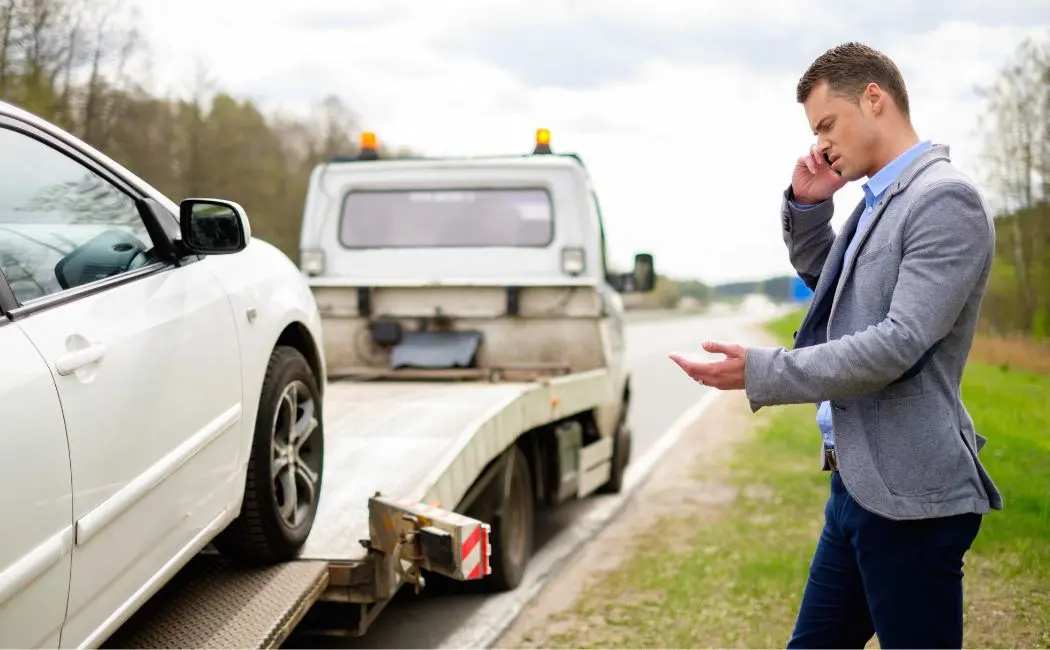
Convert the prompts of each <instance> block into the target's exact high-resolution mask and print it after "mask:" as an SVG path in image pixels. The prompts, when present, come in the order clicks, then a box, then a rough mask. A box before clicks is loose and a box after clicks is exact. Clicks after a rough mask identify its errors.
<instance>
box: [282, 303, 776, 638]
mask: <svg viewBox="0 0 1050 650" xmlns="http://www.w3.org/2000/svg"><path fill="white" fill-rule="evenodd" d="M761 318H762V317H761V316H759V315H755V314H750V315H748V314H727V315H721V316H698V317H690V318H666V319H665V318H657V319H654V320H642V321H639V322H631V323H629V325H628V327H627V349H628V363H629V365H630V368H631V374H632V379H631V387H632V393H633V396H632V407H631V414H630V416H629V422H630V424H631V427H632V429H633V434H634V439H633V448H632V452H631V453H632V457H634V458H638V457H640V456H642V455H643V454H645V452H646V451H647V450H648V449H650V448H651V447H652V445H653V444H654V443H655V442H656V441H657V440H658V439H659V437H660V435H661V434H662V433H663V432H664V431H666V430H667V429H668V428H669V427H670V426H671V425H672V423H673V422H674V421H675V420H676V419H677V418H678V417H679V416H681V415H682V414H683V413H684V412H685V411H686V410H687V409H689V408H690V407H691V406H693V405H694V404H696V402H697V401H698V400H699V399H700V398H701V397H702V396H703V394H704V392H705V391H707V390H711V389H708V388H704V387H702V386H698V385H697V384H695V383H693V382H692V381H691V380H690V379H689V378H688V377H686V376H685V375H684V374H683V373H682V372H681V370H679V369H678V367H677V366H676V365H675V364H674V362H672V361H671V360H670V359H668V358H667V354H668V353H670V352H683V353H687V354H691V353H700V354H703V352H702V350H701V349H700V344H701V342H702V341H703V340H705V339H719V340H726V341H733V342H745V341H743V340H741V338H740V337H741V330H742V328H743V327H746V325H747V324H748V323H752V322H755V321H756V319H761ZM593 507H594V502H592V501H589V500H587V499H584V500H582V501H574V502H570V503H568V504H566V505H564V506H562V507H560V508H557V509H554V510H553V511H548V512H545V513H543V515H542V516H541V517H538V518H537V520H536V550H537V551H538V550H540V549H541V548H542V547H543V545H544V544H546V543H547V542H549V541H550V540H551V538H552V537H554V536H555V535H556V534H557V533H558V532H559V531H560V530H562V529H563V528H565V527H566V526H567V525H568V524H569V522H571V521H573V520H574V519H576V518H577V517H580V516H581V515H583V514H585V513H586V512H587V511H588V510H589V509H590V508H593ZM475 587H476V585H473V584H469V583H460V584H452V585H445V584H442V585H440V586H439V585H432V586H428V587H427V588H426V589H424V590H423V591H422V593H421V594H420V595H418V596H417V595H415V594H414V593H413V592H412V590H411V589H410V588H405V589H403V590H402V591H401V593H400V594H399V596H398V597H397V598H395V599H394V601H393V602H391V603H390V604H389V605H388V606H387V608H386V610H385V611H384V612H383V613H382V614H381V615H380V616H379V619H378V620H377V621H376V622H375V623H373V625H372V627H371V629H370V630H369V631H368V634H367V635H366V636H364V637H363V638H353V637H342V638H319V637H316V636H313V635H310V636H307V635H302V634H293V635H292V637H291V638H289V639H288V641H287V642H286V643H285V646H284V647H289V648H292V647H300V648H311V647H312V648H318V647H329V648H435V647H438V646H440V645H442V642H443V640H444V639H446V638H447V637H449V636H450V635H451V634H452V633H453V632H455V631H457V630H458V629H459V628H460V626H462V625H463V624H464V622H465V621H466V620H467V619H469V618H470V616H471V615H472V614H473V613H475V612H476V611H477V610H478V609H479V608H480V607H481V606H482V604H484V602H485V601H486V599H487V598H489V596H487V595H484V594H480V593H477V590H476V588H475Z"/></svg>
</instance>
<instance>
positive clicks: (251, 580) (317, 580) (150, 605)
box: [102, 554, 328, 648]
mask: <svg viewBox="0 0 1050 650" xmlns="http://www.w3.org/2000/svg"><path fill="white" fill-rule="evenodd" d="M327 586H328V565H327V563H325V562H299V561H297V562H286V563H284V564H278V565H274V566H268V567H254V568H242V567H236V566H234V565H232V564H231V563H230V562H229V561H228V560H225V559H223V558H221V557H219V556H217V555H209V554H200V555H198V556H197V557H195V558H193V559H192V560H190V562H189V564H187V565H186V566H185V567H183V569H182V571H180V572H179V573H178V574H176V575H175V577H174V578H173V579H172V580H171V582H169V583H168V584H167V585H165V586H164V588H163V589H161V590H160V591H159V592H158V593H157V594H156V595H154V596H153V598H151V599H150V600H149V601H148V602H147V603H146V604H145V606H143V607H142V609H140V610H139V611H138V612H136V613H135V615H134V616H132V617H131V618H130V619H129V620H128V621H127V622H126V623H125V624H124V625H123V626H122V627H121V628H120V629H119V630H117V631H116V633H115V634H113V636H111V637H110V638H109V639H107V640H106V643H105V645H103V646H102V647H104V648H276V647H279V646H280V645H281V643H283V642H284V640H285V639H286V638H287V637H288V635H289V634H290V633H291V632H292V630H293V629H295V626H296V625H298V624H299V622H300V621H301V620H302V618H303V616H305V615H306V612H307V611H308V610H309V608H310V606H312V605H313V604H314V602H315V601H316V600H317V598H318V597H319V596H320V594H321V593H322V592H323V591H324V589H325V587H327Z"/></svg>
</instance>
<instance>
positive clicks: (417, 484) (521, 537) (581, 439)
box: [109, 129, 655, 648]
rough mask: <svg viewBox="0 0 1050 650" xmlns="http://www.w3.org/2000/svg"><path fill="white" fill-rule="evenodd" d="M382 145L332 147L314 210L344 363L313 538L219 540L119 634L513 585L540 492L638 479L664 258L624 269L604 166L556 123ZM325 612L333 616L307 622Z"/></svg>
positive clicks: (324, 289)
mask: <svg viewBox="0 0 1050 650" xmlns="http://www.w3.org/2000/svg"><path fill="white" fill-rule="evenodd" d="M379 151H380V150H379V147H378V146H377V139H376V136H375V134H374V133H372V132H366V133H363V134H362V135H361V142H360V146H359V147H358V151H357V153H356V155H353V156H346V157H336V158H334V159H332V160H330V161H328V162H325V163H323V164H320V165H319V166H318V167H317V168H316V169H314V170H313V172H312V174H311V177H310V180H309V186H308V192H307V197H306V202H305V206H304V212H303V221H302V229H301V239H300V241H301V250H300V260H299V264H300V269H301V271H302V273H303V274H304V275H305V276H306V277H307V279H308V282H309V284H310V286H311V290H312V291H313V293H314V296H315V298H316V300H317V304H318V307H319V310H320V313H321V316H322V331H323V337H324V338H323V354H324V357H325V360H326V368H327V377H326V378H325V379H326V381H325V387H324V403H323V411H322V413H321V417H323V419H324V426H325V452H324V468H323V472H324V476H325V479H324V480H325V483H324V492H323V493H322V495H321V497H320V503H319V505H318V510H317V513H316V516H315V520H314V524H313V530H312V532H311V534H310V536H309V538H308V539H307V541H306V544H305V546H304V548H303V549H302V551H301V553H300V555H299V557H298V558H297V559H296V560H294V561H291V562H286V563H283V564H278V565H272V566H265V567H245V566H237V565H235V564H232V563H230V562H229V561H227V560H224V559H223V558H222V557H221V556H218V555H213V554H210V553H207V552H205V553H202V554H201V556H199V557H198V558H196V559H195V560H194V561H193V562H192V563H191V564H190V565H189V566H188V567H186V568H185V569H184V570H183V571H182V572H180V575H179V576H177V577H176V578H175V579H174V580H173V581H172V583H171V584H169V585H168V586H167V587H166V588H165V590H164V591H162V592H161V593H160V594H158V595H157V596H155V597H154V598H153V599H152V600H151V602H150V603H148V604H147V606H146V607H145V608H143V610H142V611H140V612H139V613H138V614H137V615H136V617H135V618H133V619H132V620H130V621H129V622H128V623H127V624H125V626H124V627H123V628H122V629H121V630H120V631H118V633H117V634H116V635H114V636H113V637H112V638H111V639H110V641H109V643H110V645H112V646H113V647H153V648H156V647H276V646H279V645H280V644H281V643H282V642H283V641H284V640H285V639H286V638H287V636H288V635H289V634H290V633H291V631H292V630H293V628H295V627H296V626H298V625H300V624H303V625H308V626H311V629H313V628H315V627H316V628H317V630H316V631H319V632H321V633H329V634H349V635H352V636H360V635H364V634H365V633H366V631H367V629H368V628H369V626H370V625H371V624H372V622H374V621H375V620H376V618H377V617H378V616H379V615H380V613H381V612H382V611H383V608H384V607H385V606H386V605H387V604H388V603H390V602H391V600H392V599H393V597H394V596H395V595H396V594H397V593H398V592H399V591H400V590H401V588H402V587H404V586H406V585H409V586H412V587H413V588H415V589H416V590H419V589H420V588H422V587H423V586H425V583H426V580H427V579H428V578H430V577H431V576H432V575H433V576H443V577H444V578H447V579H452V580H457V581H473V580H480V581H482V583H483V584H484V585H485V586H486V587H488V588H489V589H491V590H493V591H503V590H511V589H514V588H516V587H517V586H518V584H519V583H520V582H521V580H522V577H523V575H524V572H525V569H526V567H527V565H528V560H529V557H530V555H531V553H532V548H533V544H532V538H533V521H534V516H535V512H536V510H537V508H541V507H553V506H557V505H558V504H560V503H562V502H565V501H567V500H570V499H581V498H585V497H587V496H588V495H591V494H593V493H595V492H599V491H604V492H617V491H619V490H620V489H621V487H622V484H623V476H624V471H625V469H626V467H627V465H628V463H629V460H630V447H631V433H630V430H629V428H628V426H627V414H628V408H629V405H630V395H631V388H630V377H629V375H628V370H627V366H626V358H625V350H624V346H625V339H624V306H623V300H622V298H621V295H620V294H621V293H628V292H647V291H651V290H652V288H653V285H654V278H655V272H654V268H653V258H652V256H651V255H649V254H646V253H639V254H637V255H636V256H635V260H634V268H633V270H632V271H630V272H628V273H614V272H612V271H610V269H609V267H608V262H607V256H606V249H605V230H604V225H603V220H602V214H601V209H600V206H599V202H598V198H597V194H596V192H595V189H594V186H593V183H592V182H591V179H590V176H589V174H588V171H587V168H586V167H585V166H584V163H583V161H582V159H581V158H580V156H578V155H576V154H571V153H570V154H561V153H554V152H553V151H552V149H551V146H550V131H549V130H547V129H538V130H537V131H536V140H535V145H534V148H533V150H532V152H531V153H526V154H520V155H499V156H474V157H441V158H392V159H386V158H384V157H382V156H381V155H380V154H379ZM311 609H312V610H324V611H326V612H327V614H326V615H325V616H324V617H313V618H308V619H307V622H305V623H304V622H303V621H304V617H306V615H307V613H308V611H309V610H311ZM332 612H336V615H335V616H332V615H331V613H332ZM333 620H334V621H337V623H335V624H333V623H332V621H333ZM321 621H323V625H325V626H327V627H326V628H325V629H320V627H319V626H321V625H322V622H321Z"/></svg>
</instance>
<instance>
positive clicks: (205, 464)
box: [0, 121, 242, 647]
mask: <svg viewBox="0 0 1050 650" xmlns="http://www.w3.org/2000/svg"><path fill="white" fill-rule="evenodd" d="M0 158H2V159H3V161H4V168H3V169H2V170H0V172H2V173H0V176H7V177H6V178H4V180H3V181H0V183H2V185H0V186H2V187H3V188H5V191H7V193H8V196H7V197H6V199H4V201H5V202H6V204H7V205H8V206H10V207H9V208H8V215H7V221H8V223H6V224H4V223H0V228H6V232H5V231H3V230H0V232H5V234H4V235H3V236H4V237H8V238H10V239H12V240H15V239H17V240H19V241H20V242H21V244H22V248H21V250H22V251H23V252H22V253H20V254H18V255H16V256H14V257H9V258H8V259H6V260H5V261H3V262H2V268H3V271H4V272H5V274H6V275H7V276H8V278H9V280H10V284H11V288H12V290H13V292H14V297H15V299H16V300H17V301H18V304H19V306H18V307H17V308H16V309H13V310H11V315H12V319H13V320H14V322H15V324H16V325H17V326H18V327H20V328H21V329H22V331H24V332H25V333H26V335H27V336H28V338H29V340H30V341H32V343H33V345H35V346H36V348H37V349H38V350H39V352H40V354H41V355H42V356H43V359H44V361H45V362H46V363H47V364H48V365H49V367H50V370H51V372H52V375H53V377H54V381H55V385H56V386H57V388H58V394H59V397H60V399H61V402H62V409H63V413H64V416H65V422H66V431H67V437H68V441H69V451H70V467H71V469H72V487H73V509H72V518H73V525H74V532H75V544H74V548H73V560H72V573H71V578H70V595H69V608H68V613H67V618H66V627H65V630H64V633H63V636H62V645H63V646H64V647H68V646H71V645H79V644H92V645H93V644H97V643H100V642H101V641H103V640H104V637H105V636H108V634H109V633H111V632H112V630H113V629H115V626H117V625H119V623H120V622H121V621H122V620H123V619H124V618H125V616H126V614H127V613H128V611H127V610H128V609H129V608H133V607H134V606H135V605H137V604H138V603H139V601H141V600H142V599H143V598H144V597H145V596H148V595H149V593H150V592H151V591H152V590H153V589H156V588H158V587H159V586H160V584H159V581H160V580H162V579H165V578H167V577H170V575H169V574H170V573H172V572H173V571H174V569H176V568H178V567H177V566H174V567H172V566H167V567H166V565H168V564H169V562H170V561H171V560H172V559H173V558H180V559H182V558H183V557H184V555H185V553H186V552H187V551H188V550H193V549H194V548H195V547H196V546H198V545H199V544H200V540H201V539H202V538H204V537H207V536H209V535H210V534H211V533H212V532H214V531H213V530H211V529H212V528H213V527H214V522H216V521H218V520H220V519H221V517H222V516H223V513H224V512H225V510H226V509H227V508H228V507H229V506H230V505H231V495H232V494H234V492H233V491H232V490H231V481H232V480H233V477H234V476H235V475H236V467H237V462H238V460H237V455H238V450H239V444H238V438H239V427H240V423H241V408H242V405H241V374H240V358H239V350H238V339H237V336H236V330H235V323H234V320H233V312H232V308H231V306H230V303H229V300H228V297H227V296H226V294H225V293H224V291H223V289H222V288H221V287H220V285H219V284H218V283H217V282H216V281H215V279H214V277H213V276H212V275H211V274H210V273H209V272H208V270H207V269H206V268H205V265H204V264H201V263H196V262H194V263H186V264H184V265H179V266H175V265H174V264H173V263H169V262H166V261H163V260H161V259H159V258H158V257H157V253H156V252H155V249H154V247H153V243H152V241H151V238H150V235H149V233H148V231H147V228H146V227H145V222H144V221H143V217H142V215H141V214H140V212H139V210H138V208H137V204H136V201H135V199H138V198H141V197H140V196H139V195H138V193H137V190H135V189H134V187H133V186H132V185H131V184H130V183H129V182H126V181H125V180H124V179H122V178H121V177H120V176H118V175H117V172H116V170H113V169H110V168H107V167H104V166H102V165H101V164H99V163H97V162H95V161H94V160H93V159H90V158H88V157H87V156H85V155H82V154H81V153H79V152H77V151H75V150H73V149H72V148H71V147H68V146H66V145H65V143H63V142H60V141H57V140H56V139H54V138H51V137H50V136H48V135H47V134H44V133H40V132H38V131H34V130H33V129H32V128H30V127H29V126H28V125H25V124H22V123H16V122H6V123H5V122H3V121H0ZM176 564H177V563H176ZM143 587H146V589H145V590H144V591H140V590H142V589H143Z"/></svg>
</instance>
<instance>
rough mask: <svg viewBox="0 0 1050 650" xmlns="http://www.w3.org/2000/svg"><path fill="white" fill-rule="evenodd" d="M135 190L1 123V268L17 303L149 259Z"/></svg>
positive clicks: (144, 262)
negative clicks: (130, 192)
mask: <svg viewBox="0 0 1050 650" xmlns="http://www.w3.org/2000/svg"><path fill="white" fill-rule="evenodd" d="M152 248H153V242H152V241H151V240H150V237H149V234H148V233H147V232H146V228H145V225H144V224H143V222H142V218H141V217H140V216H139V213H138V210H137V208H136V206H135V202H134V200H133V199H132V197H130V196H128V195H127V194H126V193H125V192H123V191H122V190H120V189H119V188H117V187H115V186H114V185H113V184H112V183H110V182H109V181H107V180H106V179H105V178H102V177H101V176H99V175H98V174H96V173H95V172H93V171H92V170H90V169H89V168H87V167H85V166H84V165H82V164H80V163H79V162H77V161H76V160H74V159H72V158H70V157H69V156H66V155H65V154H63V153H61V152H60V151H58V150H56V149H54V148H52V147H50V146H48V145H47V144H45V143H44V142H42V141H40V140H37V139H35V138H32V137H30V136H28V135H25V134H23V133H20V132H17V131H13V130H10V129H7V128H0V270H3V273H4V275H5V276H7V280H8V282H9V283H10V285H11V289H12V290H13V291H14V294H15V297H16V298H17V299H18V301H19V302H20V303H22V304H25V303H26V302H30V301H32V300H35V299H38V298H42V297H45V296H48V295H51V294H55V293H58V292H60V291H63V290H65V289H71V288H73V287H77V286H80V285H83V284H87V283H89V282H93V281H96V280H100V279H102V278H105V277H109V276H113V275H117V274H120V273H123V272H126V271H129V270H131V269H134V268H137V267H139V266H143V265H145V264H148V263H151V262H153V261H154V260H153V259H152V255H151V253H150V251H151V249H152Z"/></svg>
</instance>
